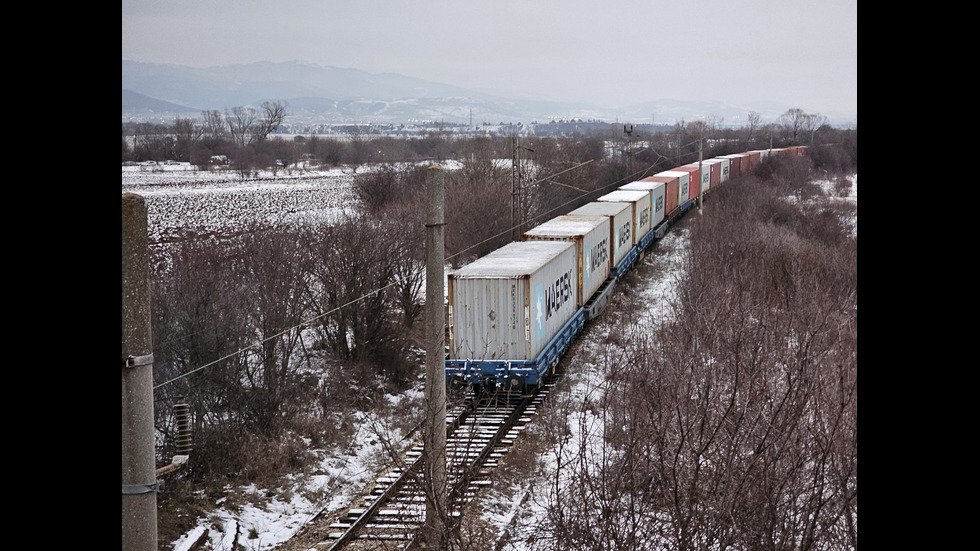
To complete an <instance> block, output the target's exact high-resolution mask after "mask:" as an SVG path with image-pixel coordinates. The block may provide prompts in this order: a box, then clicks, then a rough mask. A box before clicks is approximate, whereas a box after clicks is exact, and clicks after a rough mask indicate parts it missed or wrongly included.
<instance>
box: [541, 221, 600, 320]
mask: <svg viewBox="0 0 980 551" xmlns="http://www.w3.org/2000/svg"><path fill="white" fill-rule="evenodd" d="M611 224H612V223H611V221H610V219H609V217H608V216H558V217H556V218H552V219H551V220H549V221H547V222H545V223H544V224H541V225H539V226H536V227H534V228H531V229H530V230H528V231H526V232H525V233H524V235H523V237H522V239H523V240H524V241H571V242H572V243H574V244H575V258H576V273H577V277H578V296H577V302H578V305H579V306H585V303H586V301H588V300H589V298H590V297H591V296H592V295H594V294H595V293H596V291H598V290H599V287H600V286H602V284H603V282H604V281H606V278H607V277H609V273H610V269H611V267H610V262H609V259H610V258H611V256H612V244H611V243H610V241H611V239H612V232H611V231H610V226H611Z"/></svg>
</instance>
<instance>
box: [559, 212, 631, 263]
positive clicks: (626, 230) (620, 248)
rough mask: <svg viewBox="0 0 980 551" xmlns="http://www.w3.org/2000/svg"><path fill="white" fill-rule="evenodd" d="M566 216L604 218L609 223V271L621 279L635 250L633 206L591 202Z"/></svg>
mask: <svg viewBox="0 0 980 551" xmlns="http://www.w3.org/2000/svg"><path fill="white" fill-rule="evenodd" d="M568 216H605V217H608V218H609V223H610V230H609V232H610V240H609V242H610V244H611V245H612V255H611V256H610V257H609V258H610V260H609V261H610V270H611V272H612V274H613V275H615V276H616V277H622V276H623V274H625V273H626V272H627V271H628V270H629V269H630V267H632V266H633V262H635V261H636V250H635V249H634V248H633V204H632V203H620V202H611V201H593V202H592V203H587V204H585V205H582V206H581V207H579V208H577V209H575V210H573V211H572V212H569V213H568Z"/></svg>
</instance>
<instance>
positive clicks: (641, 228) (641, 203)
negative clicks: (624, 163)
mask: <svg viewBox="0 0 980 551" xmlns="http://www.w3.org/2000/svg"><path fill="white" fill-rule="evenodd" d="M597 201H604V202H619V203H632V204H633V244H634V245H636V244H637V243H640V241H641V240H642V239H643V238H644V237H646V235H647V232H649V231H650V230H651V229H652V228H653V226H651V225H650V221H651V219H652V217H651V213H652V211H653V209H652V206H651V205H652V203H651V201H650V192H649V191H645V190H624V189H618V190H616V191H613V192H610V193H607V194H605V195H603V196H602V197H599V198H598V199H597Z"/></svg>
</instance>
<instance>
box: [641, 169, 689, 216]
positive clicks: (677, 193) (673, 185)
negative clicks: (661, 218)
mask: <svg viewBox="0 0 980 551" xmlns="http://www.w3.org/2000/svg"><path fill="white" fill-rule="evenodd" d="M690 179H691V175H690V173H687V172H681V171H679V170H665V171H663V172H658V173H656V174H654V175H653V176H650V177H649V178H644V179H643V180H640V181H641V182H648V181H649V182H664V183H666V184H667V207H666V208H667V217H668V218H669V217H671V216H673V215H674V213H675V212H677V210H678V209H679V208H680V206H681V204H682V203H684V202H685V201H687V194H688V189H689V187H690Z"/></svg>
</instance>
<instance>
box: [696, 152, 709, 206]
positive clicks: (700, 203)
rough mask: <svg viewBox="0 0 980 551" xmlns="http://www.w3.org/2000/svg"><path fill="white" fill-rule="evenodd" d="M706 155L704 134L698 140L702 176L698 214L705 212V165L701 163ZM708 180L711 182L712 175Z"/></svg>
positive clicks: (699, 172)
mask: <svg viewBox="0 0 980 551" xmlns="http://www.w3.org/2000/svg"><path fill="white" fill-rule="evenodd" d="M703 157H704V136H701V139H699V140H698V178H701V183H700V184H698V214H699V215H700V214H704V209H703V208H702V207H703V206H704V172H702V171H703V170H704V166H703V165H702V164H701V163H702V161H703ZM708 182H709V183H710V182H711V175H708Z"/></svg>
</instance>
